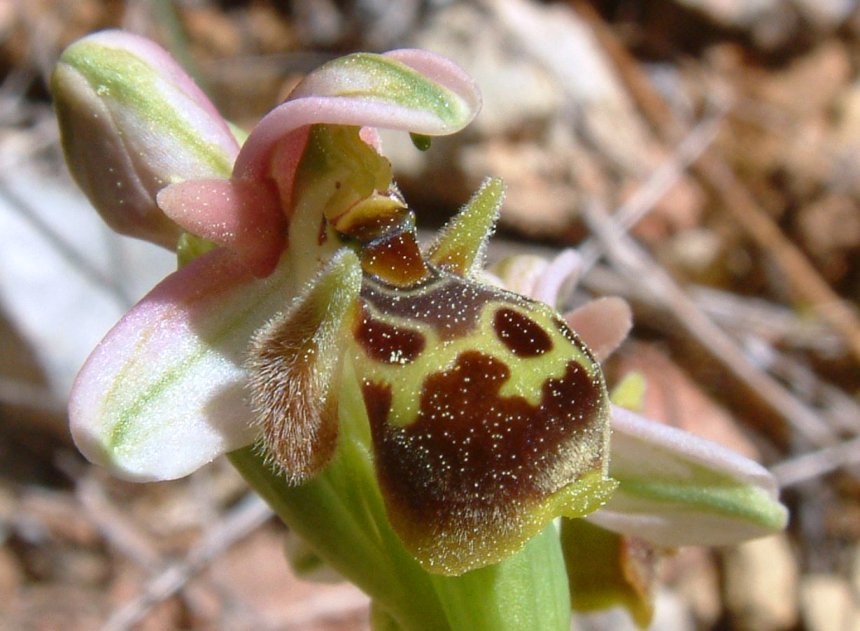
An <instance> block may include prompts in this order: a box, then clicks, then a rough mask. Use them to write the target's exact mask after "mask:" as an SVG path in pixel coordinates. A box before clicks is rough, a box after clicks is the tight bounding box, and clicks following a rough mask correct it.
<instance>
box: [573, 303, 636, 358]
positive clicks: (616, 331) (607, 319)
mask: <svg viewBox="0 0 860 631" xmlns="http://www.w3.org/2000/svg"><path fill="white" fill-rule="evenodd" d="M564 319H565V320H566V321H567V324H568V325H569V326H570V328H571V329H573V330H574V331H576V333H577V335H579V336H580V337H581V338H582V341H583V342H585V345H586V346H588V348H590V349H591V352H592V353H594V356H595V357H596V358H597V360H598V361H601V362H602V361H603V360H605V359H606V358H607V357H609V356H610V355H611V354H612V352H613V351H614V350H615V349H617V348H618V347H619V346H620V345H621V342H623V341H624V339H625V338H626V337H627V334H628V333H630V329H631V327H632V326H633V313H632V312H631V311H630V305H628V304H627V301H626V300H624V299H623V298H618V297H616V296H608V297H606V298H598V299H597V300H592V301H591V302H588V303H586V304H584V305H583V306H581V307H580V308H579V309H576V310H575V311H572V312H570V313H568V314H567V315H566V316H565V318H564Z"/></svg>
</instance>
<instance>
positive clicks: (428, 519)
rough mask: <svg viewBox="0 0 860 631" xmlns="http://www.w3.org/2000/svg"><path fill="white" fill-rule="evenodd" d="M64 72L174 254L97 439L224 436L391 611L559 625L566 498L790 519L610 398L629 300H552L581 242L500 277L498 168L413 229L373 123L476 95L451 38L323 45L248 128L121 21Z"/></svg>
mask: <svg viewBox="0 0 860 631" xmlns="http://www.w3.org/2000/svg"><path fill="white" fill-rule="evenodd" d="M52 87H53V91H54V94H55V98H56V108H57V113H58V118H59V120H60V125H61V131H62V138H63V146H64V148H65V151H66V155H67V159H68V161H69V164H70V169H71V171H72V174H73V175H74V176H75V178H76V179H77V181H78V182H79V184H80V185H81V188H82V189H83V190H84V191H85V193H86V194H87V195H88V196H89V198H90V200H91V201H92V202H93V205H94V206H96V208H97V209H98V210H99V212H100V213H102V215H103V217H104V218H105V220H106V221H107V222H108V223H109V224H110V225H111V226H113V227H114V228H115V229H117V230H119V231H121V232H124V233H127V234H131V235H132V236H137V237H140V238H144V239H149V240H151V241H153V242H155V243H158V244H160V245H163V246H166V247H171V248H176V250H177V254H178V256H179V261H180V264H181V266H180V269H179V270H178V271H177V272H175V273H173V274H171V275H170V276H168V277H167V278H166V279H165V280H164V281H162V282H161V283H160V284H159V285H158V286H157V287H156V288H155V289H153V290H152V291H151V292H150V293H149V294H148V295H147V296H145V297H144V298H143V299H142V300H141V301H140V302H139V303H138V304H137V305H136V306H135V307H133V308H132V310H131V311H130V312H129V313H128V314H127V315H126V316H125V317H124V318H123V319H122V320H121V321H120V322H119V323H118V324H117V325H116V326H115V327H114V328H113V329H112V330H111V331H110V332H109V333H108V334H107V336H106V337H105V339H104V340H103V341H102V342H101V343H100V345H99V346H98V347H97V348H96V349H95V351H94V352H93V354H92V355H91V356H90V358H89V359H88V360H87V362H86V364H85V365H84V367H83V369H82V370H81V372H80V375H79V376H78V379H77V382H76V384H75V387H74V390H73V393H72V397H71V401H70V406H69V413H70V422H71V428H72V434H73V436H74V439H75V441H76V443H77V445H78V447H79V448H80V450H81V451H82V452H83V453H84V455H85V456H87V457H88V458H89V459H90V460H92V461H93V462H95V463H98V464H101V465H103V466H105V467H108V468H110V469H111V470H112V471H114V472H115V473H116V474H117V475H120V476H122V477H125V478H128V479H132V480H140V481H147V480H167V479H173V478H177V477H181V476H185V475H188V474H189V473H191V472H193V471H194V470H196V469H197V468H199V467H201V466H202V465H204V464H206V463H207V462H209V461H211V460H213V459H214V458H216V457H218V456H221V455H225V454H226V455H228V456H229V457H230V459H231V461H232V462H233V463H234V465H235V466H236V467H237V468H238V469H239V470H240V472H241V473H242V474H243V475H244V476H245V478H246V479H247V480H248V482H249V483H250V484H251V485H252V486H253V487H254V488H255V489H256V490H257V491H258V492H260V493H261V494H262V495H263V496H264V497H265V498H266V499H267V500H268V501H269V502H270V503H271V504H272V506H273V508H275V510H276V512H277V513H278V514H279V515H280V516H281V517H282V518H283V519H284V521H285V522H286V523H287V524H288V525H289V526H290V528H291V529H292V530H293V531H294V532H296V533H297V534H298V535H299V536H300V537H301V538H302V539H303V540H304V541H306V542H307V543H308V544H309V545H310V546H311V548H312V549H314V550H315V551H316V552H317V553H318V554H319V555H320V556H321V557H322V558H323V559H324V560H325V561H326V562H328V563H330V564H331V565H332V566H333V567H334V568H335V569H337V570H338V571H339V572H341V573H342V574H343V575H344V576H346V577H348V578H350V579H351V580H353V581H355V582H356V583H357V584H358V585H359V586H361V587H362V588H363V589H365V591H367V592H368V593H369V594H370V595H371V597H372V599H373V603H374V608H373V622H374V625H375V626H378V627H380V628H382V627H385V628H392V627H393V628H413V627H414V628H469V629H482V628H486V629H507V628H510V629H530V628H535V629H551V628H559V629H562V628H566V625H568V624H569V616H570V600H569V594H568V591H567V586H568V582H567V571H568V570H567V569H566V568H565V559H564V552H563V550H562V540H561V538H560V537H559V533H558V531H557V529H556V527H555V526H554V525H553V522H554V520H556V518H558V517H564V518H566V519H576V518H581V517H587V519H589V520H590V521H592V522H593V523H594V524H596V525H597V526H599V527H601V528H608V529H610V530H615V531H618V532H621V533H630V532H634V533H637V534H640V535H642V536H644V537H647V538H650V539H651V540H652V541H653V542H654V543H655V544H658V545H661V546H671V545H682V544H688V543H697V542H700V543H707V544H713V543H727V542H732V541H736V540H741V539H744V538H747V537H750V536H758V535H761V534H764V533H767V532H770V531H773V530H776V529H780V528H782V527H783V525H784V522H785V517H786V515H785V511H784V508H783V507H782V505H781V504H779V502H778V500H777V498H776V490H775V486H774V484H773V479H772V478H770V477H769V475H768V474H767V472H766V471H765V470H764V469H762V468H761V467H759V466H758V465H755V464H754V463H751V462H749V461H747V460H744V459H742V458H740V457H738V456H735V455H734V454H731V453H730V452H727V451H726V450H723V449H721V448H718V447H716V446H714V445H712V444H710V443H705V442H704V441H701V440H699V439H695V438H693V437H691V436H689V435H687V434H684V433H682V432H677V431H675V430H670V429H667V428H664V427H662V426H659V425H657V424H655V423H652V422H650V421H647V420H645V419H642V418H640V417H638V416H636V415H635V414H633V413H631V412H628V411H624V410H622V409H620V408H617V407H614V406H613V405H612V404H611V403H610V398H609V393H608V390H607V387H606V384H605V381H604V378H603V373H602V371H601V368H600V363H599V360H600V358H602V357H603V356H605V355H606V354H607V353H608V352H610V351H611V350H612V348H614V347H615V346H616V345H617V344H618V343H619V342H620V341H621V339H622V338H623V337H624V335H626V333H627V329H628V328H629V310H627V309H626V306H625V305H624V303H623V302H622V301H619V300H618V299H606V300H603V301H596V302H594V303H591V304H590V305H587V306H586V307H583V308H582V309H580V310H578V311H576V312H574V313H572V314H569V315H568V316H567V317H566V318H562V317H561V316H560V315H559V314H557V313H556V312H555V311H554V309H553V308H552V307H551V306H550V305H548V304H547V303H550V304H552V303H554V302H555V297H556V296H557V294H558V291H559V288H560V287H561V283H562V281H563V280H564V279H565V278H566V277H568V276H569V275H570V271H571V262H572V261H574V259H575V257H572V256H570V255H565V256H566V258H565V257H562V258H561V259H559V260H557V261H554V262H551V263H548V264H546V267H545V268H541V264H540V262H537V263H536V264H535V269H536V270H538V271H537V272H536V273H534V274H532V275H531V276H530V277H529V276H528V274H526V275H525V276H522V277H519V278H517V277H516V274H512V273H510V270H522V268H523V265H522V264H518V265H514V266H512V267H511V268H510V269H509V273H507V274H506V273H504V271H502V272H500V273H499V277H500V278H499V280H498V281H497V282H498V283H501V284H502V285H506V284H507V285H509V287H508V288H507V289H504V288H501V287H499V286H497V285H494V284H493V283H491V282H488V277H486V276H484V272H483V271H482V267H483V255H484V251H485V249H486V244H487V240H488V238H489V235H490V234H491V233H492V231H493V228H494V225H495V222H496V220H497V218H498V214H499V209H500V207H501V204H502V199H503V186H502V184H501V182H500V181H498V180H492V179H490V180H487V181H486V182H485V183H484V185H483V186H482V187H481V188H480V190H479V191H478V192H477V193H476V194H475V196H474V197H473V198H472V200H471V201H469V202H468V203H467V204H466V206H465V207H464V208H463V210H462V211H461V213H460V214H459V215H457V216H456V217H455V218H454V219H452V220H451V221H450V222H449V224H448V226H446V227H445V228H444V229H443V230H442V231H441V232H440V233H439V235H438V236H437V237H436V239H435V240H434V241H433V242H432V243H431V244H430V245H429V246H428V247H426V248H424V249H422V248H420V247H419V245H418V241H417V236H416V228H415V219H414V214H413V212H412V211H411V210H410V209H409V208H408V206H407V204H406V202H405V201H404V199H403V197H402V195H401V194H400V192H399V190H398V189H397V187H396V185H395V184H394V182H393V179H392V171H391V166H390V164H389V163H388V161H387V160H386V159H385V158H384V157H383V155H382V154H381V148H380V143H379V139H378V136H377V134H376V128H390V129H396V130H402V131H407V132H409V133H411V134H413V137H415V138H418V139H420V140H421V143H420V144H422V145H423V144H426V143H425V140H426V138H428V137H430V136H435V135H443V134H450V133H454V132H456V131H458V130H460V129H462V128H463V127H464V126H465V125H467V124H468V123H469V122H470V121H471V119H472V118H473V117H474V116H475V115H476V113H477V111H478V109H479V106H480V98H479V95H478V91H477V88H476V86H475V85H474V83H473V82H472V80H471V79H470V78H469V77H468V76H467V75H466V74H465V73H464V72H463V71H462V70H461V69H460V68H459V67H457V66H455V65H454V64H453V63H451V62H450V61H448V60H446V59H444V58H442V57H440V56H438V55H435V54H432V53H428V52H425V51H418V50H399V51H393V52H389V53H385V54H384V55H375V54H366V53H358V54H354V55H349V56H347V57H343V58H340V59H336V60H333V61H331V62H329V63H327V64H325V65H323V66H322V67H321V68H319V69H318V70H316V71H314V72H312V73H311V74H310V75H308V76H307V77H306V78H305V79H304V80H303V81H302V82H301V83H300V84H299V85H298V86H297V87H296V88H295V89H294V90H293V92H292V93H291V94H290V96H289V98H288V99H287V100H286V101H285V102H284V103H282V104H281V105H279V106H278V107H276V108H275V109H274V110H273V111H272V112H270V113H269V114H268V115H267V116H265V117H264V118H263V119H262V120H261V121H260V123H259V124H258V125H257V126H256V127H255V128H254V129H253V130H252V132H251V133H250V135H249V136H248V137H247V139H246V140H245V141H244V143H243V144H241V148H240V143H239V141H238V140H237V139H236V138H235V136H234V134H233V132H232V131H231V127H230V126H229V125H228V124H227V123H225V122H224V121H223V120H222V119H221V118H220V116H219V115H218V114H217V112H216V110H215V108H214V107H213V106H212V105H211V104H210V103H209V101H208V100H207V99H206V97H205V96H204V95H203V94H202V93H201V92H200V91H199V90H198V89H197V88H196V87H195V86H194V85H193V82H191V80H190V79H189V78H188V77H187V76H186V75H185V74H184V72H183V71H182V70H181V68H179V67H178V65H177V64H176V63H175V62H174V61H173V60H172V59H171V58H170V57H169V56H168V55H167V54H166V53H165V52H164V51H163V50H161V49H160V48H158V47H157V46H156V45H155V44H153V43H151V42H148V41H147V40H144V39H142V38H139V37H136V36H133V35H130V34H128V33H123V32H116V31H113V32H110V31H109V32H103V33H97V34H94V35H91V36H89V37H86V38H84V39H83V40H80V41H78V42H76V43H74V44H73V45H72V46H70V47H69V48H68V49H67V50H66V51H65V52H64V54H63V56H62V58H61V59H60V62H59V64H58V66H57V69H56V71H55V73H54V76H53V81H52ZM529 278H531V281H530V280H529ZM532 281H534V282H532ZM529 283H530V284H529ZM526 285H529V286H528V287H527V286H526ZM511 289H513V290H514V291H512V290H511ZM610 434H613V436H612V439H611V440H610ZM601 507H602V508H601ZM476 595H479V596H480V597H479V598H475V596H476Z"/></svg>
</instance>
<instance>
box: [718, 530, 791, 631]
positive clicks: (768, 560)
mask: <svg viewBox="0 0 860 631" xmlns="http://www.w3.org/2000/svg"><path fill="white" fill-rule="evenodd" d="M723 558H724V580H725V585H724V590H725V594H724V598H725V603H726V607H727V609H728V611H729V614H730V615H731V617H732V620H733V622H734V623H735V628H737V629H746V630H749V631H780V630H783V629H791V628H794V627H795V625H796V624H797V619H798V611H797V591H798V569H797V563H796V561H795V559H794V555H793V554H792V551H791V547H790V545H789V542H788V538H787V537H786V535H785V534H784V533H780V534H778V535H773V536H771V537H766V538H764V539H757V540H755V541H750V542H748V543H744V544H742V545H739V546H737V547H734V548H731V549H729V550H726V551H725V552H724V556H723Z"/></svg>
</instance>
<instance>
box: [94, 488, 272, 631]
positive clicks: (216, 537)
mask: <svg viewBox="0 0 860 631" xmlns="http://www.w3.org/2000/svg"><path fill="white" fill-rule="evenodd" d="M271 515H272V511H271V509H270V508H269V507H268V505H267V504H266V503H265V502H264V501H263V500H262V499H260V498H259V497H258V496H257V495H254V494H249V495H248V496H247V497H245V499H243V500H242V501H241V502H240V503H239V505H238V506H236V507H235V508H234V509H232V510H231V511H230V512H229V513H228V514H227V515H226V516H225V517H223V518H222V519H221V520H220V521H218V522H216V523H215V524H214V525H213V526H212V527H211V528H209V530H208V531H207V532H206V533H205V534H204V535H203V537H202V538H201V540H200V541H199V542H198V543H197V544H196V545H195V546H194V547H193V548H191V550H189V552H188V554H187V555H186V557H185V559H183V560H182V561H179V562H176V563H173V564H171V565H169V566H167V567H166V568H164V569H163V570H162V571H161V572H159V573H158V574H156V575H155V576H153V577H152V578H151V579H150V580H149V581H148V582H147V584H146V585H145V587H144V589H143V590H142V592H141V593H140V595H139V596H138V597H137V598H135V599H134V600H132V601H130V602H128V603H126V604H125V605H123V606H122V607H120V608H119V609H117V610H116V611H114V613H113V614H112V615H111V616H110V618H109V619H108V621H107V622H106V623H105V625H104V626H103V627H102V631H125V630H128V629H131V628H132V627H133V626H134V625H135V624H136V623H138V622H139V621H141V620H142V619H143V618H144V617H145V616H146V614H147V612H148V611H149V610H150V609H152V608H153V607H154V606H155V605H157V604H158V603H160V602H162V601H163V600H165V599H167V598H170V597H171V596H172V595H174V594H175V593H176V592H178V591H179V590H180V589H182V587H183V586H184V585H185V584H186V583H187V582H188V581H189V580H190V579H191V578H193V577H194V575H195V574H197V573H198V572H200V571H201V570H202V569H203V568H204V567H206V565H207V564H208V563H210V562H211V561H212V560H213V559H215V558H216V557H218V556H219V555H220V554H222V553H223V552H224V551H225V550H227V549H228V548H230V546H232V545H233V544H234V543H236V542H237V541H239V540H241V539H243V538H244V537H246V536H248V535H249V534H250V533H252V532H254V531H255V530H256V529H257V528H259V527H260V526H261V525H262V524H263V523H265V522H266V520H268V519H269V518H270V517H271Z"/></svg>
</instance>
